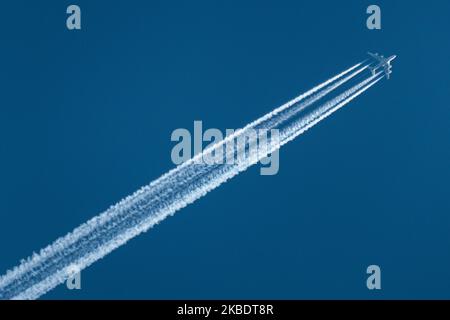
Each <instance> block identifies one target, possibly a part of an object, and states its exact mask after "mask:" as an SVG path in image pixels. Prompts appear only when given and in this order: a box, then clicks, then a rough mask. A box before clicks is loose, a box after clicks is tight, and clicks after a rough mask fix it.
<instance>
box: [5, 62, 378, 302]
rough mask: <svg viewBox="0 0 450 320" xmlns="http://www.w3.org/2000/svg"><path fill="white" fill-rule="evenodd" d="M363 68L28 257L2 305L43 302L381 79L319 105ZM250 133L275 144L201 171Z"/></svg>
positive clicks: (9, 281)
mask: <svg viewBox="0 0 450 320" xmlns="http://www.w3.org/2000/svg"><path fill="white" fill-rule="evenodd" d="M367 67H368V64H367V63H366V62H365V61H364V62H362V63H358V64H356V65H355V66H353V67H351V68H349V69H347V70H345V71H344V72H342V73H340V74H338V75H337V76H335V77H333V78H331V79H329V80H327V81H325V82H323V83H322V84H320V85H318V86H316V87H314V88H313V89H311V90H309V91H307V92H306V93H304V94H302V95H300V96H298V97H296V98H294V99H293V100H291V101H289V102H288V103H286V104H284V105H282V106H281V107H279V108H276V109H274V110H273V111H272V112H270V113H268V114H266V115H265V116H263V117H261V118H259V119H257V120H256V121H254V122H251V123H250V124H248V125H246V126H245V127H244V128H242V129H240V130H237V131H236V132H235V133H234V134H232V135H230V136H227V137H226V138H225V139H224V140H222V141H221V142H218V143H216V144H214V145H212V146H210V147H208V148H206V149H205V150H204V151H203V152H202V153H200V154H197V155H195V156H194V157H193V158H192V159H190V160H188V161H186V162H185V163H183V164H181V165H179V166H177V167H176V168H174V169H173V170H171V171H169V172H168V173H166V174H164V175H162V176H161V177H160V178H158V179H156V180H154V181H153V182H151V183H150V184H149V185H147V186H144V187H143V188H141V189H140V190H138V191H136V192H135V193H134V194H132V195H130V196H128V197H126V198H124V199H123V200H121V201H120V202H118V203H117V204H115V205H113V206H111V207H110V208H109V209H108V210H106V211H105V212H103V213H101V214H100V215H98V216H95V217H94V218H92V219H91V220H89V221H87V222H86V223H84V224H82V225H80V226H79V227H77V228H76V229H74V230H73V231H72V232H70V233H68V234H67V235H65V236H63V237H61V238H59V239H57V240H56V241H55V242H54V243H53V244H51V245H49V246H47V247H45V248H43V249H42V250H41V251H40V252H39V254H36V253H35V254H33V255H32V256H31V257H29V258H28V259H27V260H24V261H22V263H21V264H20V265H18V266H16V267H15V268H14V269H12V270H10V271H8V272H7V273H6V274H5V275H4V276H2V277H1V278H0V299H36V298H38V297H40V296H42V295H43V294H45V293H46V292H48V291H49V290H51V289H53V288H54V287H55V286H57V285H58V284H60V283H63V282H64V281H65V280H66V279H67V278H68V276H69V274H70V273H69V272H71V271H73V269H76V270H82V269H84V268H86V267H88V266H89V265H91V264H92V263H94V262H95V261H97V260H99V259H101V258H103V257H104V256H105V255H107V254H108V253H110V252H111V251H113V250H114V249H116V248H118V247H120V246H121V245H123V244H125V243H126V242H127V241H128V240H130V239H132V238H134V237H135V236H137V235H139V234H140V233H142V232H145V231H147V230H148V229H149V228H151V227H153V226H154V225H155V224H157V223H159V222H160V221H162V220H164V219H165V218H166V217H167V216H169V215H172V214H174V213H175V212H176V211H178V210H179V209H181V208H183V207H185V206H187V205H189V204H191V203H192V202H194V201H195V200H197V199H199V198H201V197H202V196H204V195H206V194H207V193H208V192H209V191H211V190H213V189H215V188H217V187H218V186H219V185H221V184H222V183H224V182H226V181H227V180H228V179H230V178H232V177H234V176H235V175H237V174H239V173H240V172H242V171H244V170H246V169H247V168H248V167H250V166H251V165H253V164H255V163H257V162H258V161H260V160H261V159H262V158H264V157H266V156H267V155H268V154H270V153H272V152H274V151H276V150H278V149H279V148H280V147H281V146H283V145H284V144H286V143H287V142H289V141H291V140H293V139H294V138H296V137H297V136H299V135H300V134H302V133H303V132H305V131H306V130H308V129H309V128H311V127H313V126H314V125H315V124H317V123H319V122H320V121H321V120H323V119H324V118H326V117H328V116H329V115H331V114H332V113H333V112H335V111H337V110H338V109H340V108H342V107H343V106H344V105H346V104H347V103H349V102H350V101H351V100H353V99H354V98H356V97H357V96H359V95H360V94H361V93H363V92H364V91H366V90H367V89H369V88H370V87H371V86H373V85H374V84H375V83H377V82H378V81H380V80H381V79H382V78H383V77H384V75H381V73H377V74H375V75H371V76H370V77H365V78H364V77H363V78H362V79H360V81H359V82H357V83H356V84H355V85H353V86H351V87H350V88H348V89H346V90H345V91H343V92H342V93H340V94H338V95H336V96H335V97H334V98H331V99H329V100H327V101H322V100H323V99H324V98H326V97H327V96H328V95H329V94H330V93H331V92H333V91H335V90H337V89H338V88H340V87H342V86H344V85H345V84H347V85H348V82H349V81H350V80H352V81H356V80H357V79H358V78H359V77H362V72H363V71H365V70H366V69H367ZM249 129H263V130H269V129H278V130H279V133H280V138H279V139H278V140H277V139H270V141H269V145H268V147H267V149H266V150H265V151H264V152H261V150H257V151H256V152H254V151H251V152H250V153H249V155H248V156H247V157H245V158H244V159H242V158H239V157H238V160H237V161H236V162H234V163H232V164H229V163H226V162H223V163H221V164H213V165H210V164H204V163H199V159H202V158H204V157H205V156H208V155H211V154H213V153H215V152H216V151H217V150H219V148H223V147H224V146H225V145H226V144H227V142H230V141H234V140H236V139H238V138H240V137H242V136H243V135H245V134H246V133H247V131H249ZM246 151H247V149H246V146H245V145H244V146H239V145H238V146H237V147H236V149H231V150H230V149H226V152H225V154H224V155H223V157H224V158H225V157H227V156H229V155H230V153H231V154H233V155H236V154H239V153H241V152H246Z"/></svg>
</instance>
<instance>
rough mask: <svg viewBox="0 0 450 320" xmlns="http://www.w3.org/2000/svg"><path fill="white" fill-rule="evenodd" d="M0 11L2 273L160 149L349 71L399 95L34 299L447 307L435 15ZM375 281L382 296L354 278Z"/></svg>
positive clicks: (449, 213) (295, 147)
mask: <svg viewBox="0 0 450 320" xmlns="http://www.w3.org/2000/svg"><path fill="white" fill-rule="evenodd" d="M376 3H377V4H378V5H379V6H380V7H381V10H382V30H379V31H370V30H368V29H367V28H366V27H365V21H366V18H367V15H366V13H365V11H366V8H367V6H368V5H369V4H372V3H369V2H365V1H345V4H344V2H336V1H333V2H332V1H308V2H307V1H302V2H300V1H193V2H192V1H191V2H189V3H187V2H181V1H173V2H170V3H169V2H167V1H151V2H149V1H126V2H125V1H124V2H122V3H120V4H112V3H111V2H107V1H95V2H92V1H76V4H78V5H79V6H80V7H81V10H82V30H80V31H68V30H67V29H66V27H65V18H66V14H65V10H66V7H67V6H68V5H69V4H72V2H67V1H61V2H59V3H58V4H55V3H51V2H42V1H41V2H39V3H35V2H31V1H27V2H26V1H8V2H7V3H5V4H3V6H2V7H3V10H2V12H3V14H2V16H1V18H0V30H1V31H0V32H1V35H2V52H1V54H0V58H1V60H0V61H1V69H2V72H1V75H0V83H1V87H2V90H1V92H2V94H1V96H0V134H1V137H2V143H1V144H0V155H1V157H0V163H1V166H0V176H1V179H0V221H1V223H0V270H1V271H0V273H3V272H4V271H6V270H7V269H9V268H10V267H12V266H14V265H16V264H17V263H18V262H19V260H20V259H21V258H25V257H26V256H28V255H29V254H30V253H32V252H33V250H35V251H36V250H39V249H40V248H41V247H43V246H45V245H47V244H49V243H50V242H52V241H53V240H55V239H56V238H57V237H59V236H61V235H64V234H65V233H66V232H68V231H70V230H72V229H73V228H74V227H76V226H78V225H79V224H80V223H82V222H84V221H86V220H87V219H89V218H90V217H92V216H94V215H96V214H98V213H100V212H101V211H103V210H104V209H106V208H107V207H108V206H109V205H111V204H113V203H115V202H116V201H118V200H120V199H121V198H122V197H123V196H126V195H128V194H130V193H132V192H133V191H134V190H136V189H137V188H139V187H140V186H142V185H145V184H147V183H148V182H150V181H151V180H153V179H155V178H157V177H158V176H159V175H161V174H162V173H164V172H165V171H167V170H169V169H170V168H172V167H173V165H172V163H171V160H170V151H171V148H172V147H173V145H174V143H173V142H171V141H170V134H171V132H172V131H173V130H174V129H176V128H192V127H193V122H194V120H202V121H203V125H204V126H205V127H207V128H213V127H214V128H220V129H226V128H238V127H240V126H242V125H245V124H246V123H248V122H250V121H252V120H254V119H256V118H257V117H259V116H260V115H262V114H264V113H266V112H268V111H270V110H272V109H273V108H274V107H276V106H278V105H280V104H282V103H284V102H286V101H287V100H289V99H291V98H293V97H294V96H296V95H298V94H299V93H301V92H304V91H306V90H308V89H309V88H311V87H313V86H314V85H316V84H318V83H320V82H322V81H323V80H325V79H327V78H329V77H330V76H332V75H334V74H336V73H338V72H340V71H342V70H344V69H345V68H347V67H349V66H351V65H353V64H355V63H356V62H358V61H361V60H362V59H364V58H365V57H366V52H367V51H375V52H380V53H382V54H385V55H388V54H397V55H398V59H397V60H396V61H395V62H394V68H393V71H394V72H393V75H392V79H391V80H389V81H382V82H380V83H379V84H377V85H376V86H375V87H373V88H372V89H370V90H369V91H368V92H367V93H365V94H364V95H363V96H361V97H359V98H358V99H356V100H355V101H354V102H352V103H351V104H350V105H348V106H346V107H345V108H344V109H342V110H340V111H339V112H337V113H336V114H335V115H333V116H332V117H330V118H328V119H327V120H325V121H324V122H323V123H321V124H319V125H318V126H317V127H315V128H314V129H313V130H311V131H309V132H308V133H307V134H305V135H303V136H301V137H300V138H299V139H297V140H296V141H294V142H292V143H290V144H288V145H287V146H286V147H285V148H283V149H282V150H281V152H280V171H279V173H278V174H277V175H275V176H260V175H259V168H258V167H255V168H252V169H250V170H249V171H247V172H245V173H244V174H242V175H240V176H238V177H236V178H235V179H233V180H232V181H230V182H229V183H227V184H225V185H224V186H222V187H220V188H219V189H217V190H215V191H213V192H212V193H211V194H209V195H208V196H207V197H205V198H204V199H201V200H200V201H198V202H196V203H194V204H193V205H191V206H189V207H187V208H185V209H184V210H182V211H181V212H179V213H177V214H176V215H175V216H174V217H171V218H169V219H167V220H166V221H164V222H163V223H161V224H160V225H158V226H157V227H156V228H154V229H152V230H151V231H150V232H148V233H147V234H144V235H141V236H140V237H138V238H136V239H134V240H132V241H131V242H130V243H129V244H127V245H126V246H124V247H122V248H120V249H118V250H116V251H115V252H113V253H112V254H111V255H109V256H107V257H106V258H105V259H103V260H101V261H99V262H98V263H96V264H95V265H93V266H92V267H90V268H88V269H87V270H85V271H83V273H82V289H81V290H79V291H69V290H67V289H66V288H65V287H64V286H60V287H58V288H57V289H55V290H54V291H52V292H50V293H49V294H47V295H46V296H45V298H58V299H72V298H75V299H92V298H113V299H117V298H124V299H129V298H135V299H136V298H137V299H146V298H149V299H156V298H158V299H165V298H166V299H171V298H255V299H258V298H288V299H295V298H369V299H372V298H374V299H376V298H450V271H449V270H450V250H449V247H450V236H449V232H448V230H449V225H450V200H449V197H448V190H449V188H448V181H450V168H449V163H450V140H449V137H450V109H449V104H448V101H449V98H450V97H449V95H450V91H449V90H448V84H449V80H450V79H449V75H448V71H449V70H450V61H449V59H448V57H449V56H450V43H449V42H448V31H449V30H450V29H449V27H450V25H449V24H450V22H449V20H448V18H447V17H448V12H450V3H448V2H447V1H427V2H423V3H414V4H406V2H404V1H402V2H400V1H377V2H376ZM370 264H377V265H380V267H381V270H382V290H381V291H376V292H375V291H369V290H367V288H366V286H365V281H366V276H367V275H366V273H365V269H366V267H367V266H368V265H370Z"/></svg>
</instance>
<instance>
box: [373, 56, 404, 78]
mask: <svg viewBox="0 0 450 320" xmlns="http://www.w3.org/2000/svg"><path fill="white" fill-rule="evenodd" d="M368 54H369V56H371V57H372V58H374V59H375V60H376V61H377V62H378V63H377V64H376V65H375V66H373V67H369V68H370V70H371V71H372V74H373V75H375V73H376V71H377V70H378V69H379V68H383V69H384V73H385V74H386V78H388V79H389V78H390V75H391V73H392V65H391V62H392V60H394V59H395V58H397V56H396V55H393V56H390V57H388V58H385V57H384V56H381V55H379V54H378V53H371V52H368Z"/></svg>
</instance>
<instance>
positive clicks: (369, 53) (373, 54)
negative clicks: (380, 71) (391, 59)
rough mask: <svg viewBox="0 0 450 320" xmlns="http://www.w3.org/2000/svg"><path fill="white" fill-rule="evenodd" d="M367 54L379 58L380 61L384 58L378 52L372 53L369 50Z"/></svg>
mask: <svg viewBox="0 0 450 320" xmlns="http://www.w3.org/2000/svg"><path fill="white" fill-rule="evenodd" d="M367 54H368V55H369V56H371V57H372V58H374V59H375V60H377V61H379V62H383V58H381V57H380V56H379V55H378V54H376V53H372V52H367Z"/></svg>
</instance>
